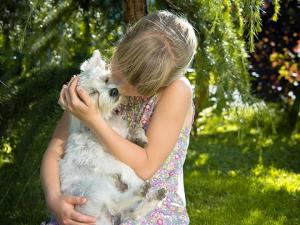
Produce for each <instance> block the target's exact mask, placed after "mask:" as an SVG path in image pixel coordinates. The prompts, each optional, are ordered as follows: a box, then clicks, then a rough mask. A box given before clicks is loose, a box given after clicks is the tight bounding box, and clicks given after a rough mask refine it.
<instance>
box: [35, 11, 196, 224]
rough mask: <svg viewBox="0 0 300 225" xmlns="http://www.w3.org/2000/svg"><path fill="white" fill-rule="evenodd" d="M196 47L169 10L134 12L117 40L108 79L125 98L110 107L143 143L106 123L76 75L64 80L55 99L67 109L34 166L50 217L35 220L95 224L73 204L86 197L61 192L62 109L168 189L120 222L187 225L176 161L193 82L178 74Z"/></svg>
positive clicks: (188, 120) (183, 143) (186, 131)
mask: <svg viewBox="0 0 300 225" xmlns="http://www.w3.org/2000/svg"><path fill="white" fill-rule="evenodd" d="M196 48H197V38H196V35H195V32H194V29H193V27H192V25H191V24H190V23H189V22H188V21H187V20H186V19H185V18H184V17H181V16H177V15H175V14H173V13H171V12H168V11H156V12H155V13H152V14H149V15H147V16H145V17H143V18H141V19H140V20H139V21H138V22H137V23H136V24H134V25H133V26H132V27H131V28H130V29H129V30H128V31H127V33H126V34H125V35H124V37H123V38H122V39H121V40H120V41H119V42H118V44H117V46H116V49H115V51H114V54H113V57H112V60H111V64H110V66H111V70H112V78H111V81H110V82H113V83H116V84H118V85H119V90H120V93H121V95H124V96H125V98H127V100H128V101H127V102H128V103H127V104H121V105H120V106H119V107H118V108H116V110H115V112H116V113H120V114H121V115H122V116H123V118H124V119H127V120H128V124H129V126H134V125H137V124H140V125H141V126H142V127H143V128H144V130H145V131H146V135H147V137H148V145H147V146H146V147H145V148H142V147H140V146H138V145H136V144H134V143H132V142H130V141H128V140H126V139H124V138H122V137H121V136H119V135H118V134H117V133H116V132H114V131H113V130H112V129H111V127H109V126H108V125H107V124H106V122H105V121H104V120H103V118H102V117H101V115H99V112H98V111H97V109H96V107H95V106H94V105H93V104H92V102H91V99H90V97H89V96H88V94H87V93H86V92H85V91H84V90H82V89H80V88H79V86H78V87H77V82H78V79H79V78H78V77H76V76H75V77H73V78H72V79H71V80H70V82H69V83H68V85H64V86H63V88H62V90H61V93H60V98H59V103H60V104H62V105H63V106H64V107H65V108H66V111H65V112H64V114H63V116H62V117H61V119H60V120H59V122H58V123H57V127H56V129H55V131H54V134H53V137H52V139H51V141H50V143H49V145H48V148H47V150H46V152H45V154H44V157H43V160H42V165H41V180H42V184H43V189H44V192H45V197H46V202H47V207H48V209H49V210H50V211H51V213H52V215H53V216H52V217H51V219H50V220H49V221H47V222H43V223H42V224H47V225H49V224H60V225H63V224H64V225H67V224H68V225H79V224H81V225H83V224H95V218H93V217H90V216H87V215H82V214H80V213H78V212H76V211H75V210H74V206H75V205H76V204H84V203H85V202H86V201H87V199H85V198H84V197H78V196H77V197H76V196H62V195H61V193H60V184H59V171H58V159H59V158H60V157H61V155H62V154H63V151H64V144H65V142H66V140H67V137H68V115H69V113H72V114H73V115H75V116H76V117H77V118H79V119H80V120H81V121H82V122H84V123H85V125H86V126H87V127H89V128H90V129H91V130H92V131H93V132H94V134H95V135H96V137H97V139H98V140H99V141H100V142H101V143H102V144H103V145H105V146H106V147H107V149H108V150H109V151H110V153H111V154H113V155H114V156H115V157H116V158H118V159H119V160H120V161H122V162H124V163H125V164H127V165H129V166H130V167H131V168H132V169H134V171H135V172H136V174H137V175H138V176H139V177H141V178H142V179H144V180H149V181H150V184H151V188H150V189H149V192H152V191H155V190H158V189H161V188H162V187H164V188H165V189H166V190H167V193H166V196H165V198H164V199H163V200H162V203H161V204H159V205H157V207H156V208H155V209H154V210H152V211H150V212H149V213H148V214H147V215H146V216H145V217H143V218H139V219H138V220H135V221H133V220H128V221H123V222H122V225H133V224H134V225H140V224H143V225H152V224H167V225H175V224H181V225H184V224H189V217H188V214H187V211H186V201H185V194H184V183H183V164H184V161H185V157H186V151H187V148H188V144H189V135H190V130H191V127H192V123H193V116H194V104H193V101H192V97H193V92H192V87H191V84H190V82H189V81H188V79H187V78H185V77H184V74H185V72H186V70H187V68H188V66H189V65H190V63H191V62H192V60H193V57H194V54H195V51H196ZM146 197H147V196H146Z"/></svg>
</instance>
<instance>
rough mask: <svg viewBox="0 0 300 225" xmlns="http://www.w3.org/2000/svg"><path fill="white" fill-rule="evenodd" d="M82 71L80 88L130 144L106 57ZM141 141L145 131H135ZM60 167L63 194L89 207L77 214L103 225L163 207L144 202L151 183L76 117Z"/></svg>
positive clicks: (91, 61)
mask: <svg viewBox="0 0 300 225" xmlns="http://www.w3.org/2000/svg"><path fill="white" fill-rule="evenodd" d="M80 69H81V71H82V72H81V73H80V74H79V77H80V81H79V85H80V86H81V87H82V88H83V89H85V91H86V92H87V93H89V95H90V97H91V98H92V99H93V101H94V102H95V104H96V105H97V106H98V107H99V111H100V113H101V116H102V117H103V118H104V119H105V121H106V122H107V123H108V124H109V125H110V126H111V127H112V129H114V130H115V131H116V132H117V133H118V134H119V135H121V136H122V137H124V138H128V137H129V136H130V135H129V129H128V127H127V122H126V121H125V120H123V119H122V118H121V116H119V115H117V114H114V113H113V109H114V108H115V107H116V106H117V105H118V104H119V103H120V102H121V101H122V97H121V96H119V95H117V96H111V95H110V93H111V90H112V89H114V88H117V87H116V86H115V85H114V84H112V83H110V82H107V79H109V78H110V71H109V70H108V68H107V67H106V64H105V62H104V61H103V60H102V58H101V55H100V52H99V51H98V50H96V51H94V53H93V56H92V57H91V58H90V59H89V60H87V61H85V62H84V63H83V64H82V65H81V68H80ZM115 94H116V92H115ZM70 115H71V114H70ZM135 135H137V136H138V137H136V138H139V139H142V141H145V142H146V141H147V139H146V136H145V133H144V130H143V129H142V128H139V129H138V130H137V131H135ZM59 165H60V182H61V191H62V193H63V194H64V195H75V196H84V197H86V198H87V199H88V201H87V202H86V203H85V204H83V205H77V206H76V210H78V211H79V212H81V213H84V214H87V215H91V216H94V217H96V218H97V225H110V224H116V222H114V219H113V218H114V217H113V216H114V215H120V216H121V219H124V218H126V217H127V218H128V217H130V218H136V217H138V216H143V215H145V213H147V212H148V211H149V210H151V208H154V207H155V206H156V205H157V203H159V200H158V199H157V198H156V199H153V201H144V202H143V198H144V197H145V193H143V194H142V192H143V191H147V190H145V181H144V180H142V179H141V178H139V177H138V176H137V175H136V173H135V172H134V170H133V169H131V168H130V167H129V166H127V165H126V164H124V163H122V162H121V161H119V160H117V159H116V158H115V157H114V156H113V155H112V154H110V153H109V151H107V150H105V147H104V146H103V145H102V144H101V143H100V141H99V140H98V139H97V138H96V137H95V135H94V134H93V133H92V132H91V131H90V130H89V129H88V128H87V127H86V126H84V124H83V123H82V122H81V121H80V120H78V119H77V118H76V117H75V116H73V115H71V117H70V127H69V137H68V140H67V144H66V146H65V152H64V155H63V157H62V159H61V160H60V163H59ZM116 175H119V178H120V179H121V181H122V183H125V184H126V185H127V187H128V188H127V190H125V191H124V190H123V191H120V189H119V188H118V187H117V186H118V185H116ZM148 188H149V187H148ZM146 189H147V188H146ZM154 198H155V196H154ZM138 205H140V207H137V208H135V211H134V212H133V210H132V209H133V208H134V206H138ZM129 212H130V213H131V214H130V213H129Z"/></svg>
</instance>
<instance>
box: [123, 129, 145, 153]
mask: <svg viewBox="0 0 300 225" xmlns="http://www.w3.org/2000/svg"><path fill="white" fill-rule="evenodd" d="M127 139H128V140H130V141H131V142H133V143H135V144H137V145H139V146H141V147H143V148H144V147H145V146H146V145H147V144H148V139H147V136H146V134H145V131H144V129H143V128H142V127H134V128H132V129H131V130H130V132H129V135H128V137H127Z"/></svg>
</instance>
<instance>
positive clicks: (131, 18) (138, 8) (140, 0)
mask: <svg viewBox="0 0 300 225" xmlns="http://www.w3.org/2000/svg"><path fill="white" fill-rule="evenodd" d="M123 9H124V20H125V23H126V25H131V24H134V23H135V22H137V21H138V20H139V19H140V18H141V17H143V16H145V15H147V14H148V6H147V1H146V0H124V1H123Z"/></svg>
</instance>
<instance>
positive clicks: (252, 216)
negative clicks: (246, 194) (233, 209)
mask: <svg viewBox="0 0 300 225" xmlns="http://www.w3.org/2000/svg"><path fill="white" fill-rule="evenodd" d="M265 218H266V215H264V213H263V212H262V210H260V209H253V210H251V211H250V212H249V216H248V217H247V218H245V219H244V220H243V224H244V225H252V224H270V225H271V224H272V225H282V224H284V223H285V222H286V220H287V219H286V217H285V216H281V217H279V218H276V219H274V220H272V219H269V220H268V222H267V223H265V222H266V221H265Z"/></svg>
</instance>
